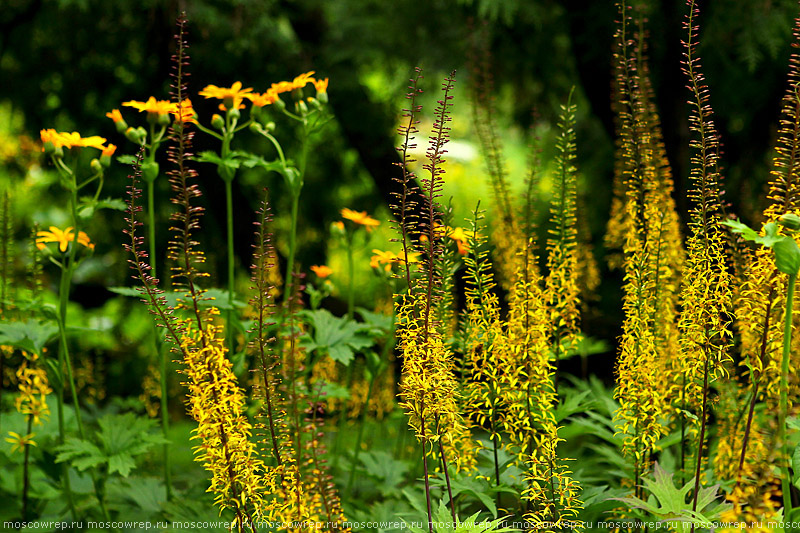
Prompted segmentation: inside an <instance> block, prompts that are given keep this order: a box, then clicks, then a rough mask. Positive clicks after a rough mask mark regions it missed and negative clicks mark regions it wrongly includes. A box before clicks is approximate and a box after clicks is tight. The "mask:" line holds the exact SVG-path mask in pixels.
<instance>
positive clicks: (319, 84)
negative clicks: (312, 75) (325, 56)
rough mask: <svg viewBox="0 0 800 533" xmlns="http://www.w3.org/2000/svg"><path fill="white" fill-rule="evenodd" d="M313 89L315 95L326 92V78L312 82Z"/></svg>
mask: <svg viewBox="0 0 800 533" xmlns="http://www.w3.org/2000/svg"><path fill="white" fill-rule="evenodd" d="M314 88H315V89H316V90H317V94H319V93H325V92H328V78H325V79H324V80H314Z"/></svg>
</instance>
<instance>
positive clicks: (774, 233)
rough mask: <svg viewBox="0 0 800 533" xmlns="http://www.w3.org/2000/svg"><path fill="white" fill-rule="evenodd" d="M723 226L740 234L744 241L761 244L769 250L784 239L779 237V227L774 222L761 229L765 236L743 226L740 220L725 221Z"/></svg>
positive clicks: (745, 225)
mask: <svg viewBox="0 0 800 533" xmlns="http://www.w3.org/2000/svg"><path fill="white" fill-rule="evenodd" d="M721 224H722V225H723V226H728V227H729V228H731V231H732V232H733V233H738V234H739V235H741V236H742V238H743V239H744V240H746V241H751V242H754V243H756V244H761V245H763V246H766V247H767V248H772V246H773V245H774V244H775V243H776V242H778V241H779V240H780V239H781V238H782V237H781V236H780V235H778V225H777V224H775V223H774V222H770V223H769V224H764V226H763V227H762V228H761V230H762V231H763V232H764V235H763V236H762V235H759V234H758V233H757V232H756V230H754V229H753V228H751V227H750V226H748V225H747V224H743V223H742V222H740V221H738V220H723V221H722V222H721Z"/></svg>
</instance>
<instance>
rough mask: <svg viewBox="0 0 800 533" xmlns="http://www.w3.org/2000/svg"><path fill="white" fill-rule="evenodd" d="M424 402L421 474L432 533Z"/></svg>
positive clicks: (422, 409)
mask: <svg viewBox="0 0 800 533" xmlns="http://www.w3.org/2000/svg"><path fill="white" fill-rule="evenodd" d="M424 409H425V400H423V401H422V402H421V403H420V416H419V424H420V428H421V429H422V441H421V444H422V473H423V475H424V476H425V502H426V503H427V505H428V529H429V530H430V533H433V509H432V507H431V482H430V479H429V477H428V449H427V446H426V444H427V442H428V437H427V436H426V435H425V414H424Z"/></svg>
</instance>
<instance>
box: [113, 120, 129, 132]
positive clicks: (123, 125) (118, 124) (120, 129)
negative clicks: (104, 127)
mask: <svg viewBox="0 0 800 533" xmlns="http://www.w3.org/2000/svg"><path fill="white" fill-rule="evenodd" d="M114 126H115V127H116V128H117V133H125V131H126V130H127V129H128V123H127V122H125V121H124V120H118V121H117V122H115V123H114Z"/></svg>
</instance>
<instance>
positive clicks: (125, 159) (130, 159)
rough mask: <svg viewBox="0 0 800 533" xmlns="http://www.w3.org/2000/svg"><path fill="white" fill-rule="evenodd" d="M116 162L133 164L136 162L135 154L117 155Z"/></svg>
mask: <svg viewBox="0 0 800 533" xmlns="http://www.w3.org/2000/svg"><path fill="white" fill-rule="evenodd" d="M117 162H118V163H122V164H123V165H133V164H134V163H136V156H133V155H127V154H123V155H118V156H117Z"/></svg>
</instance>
